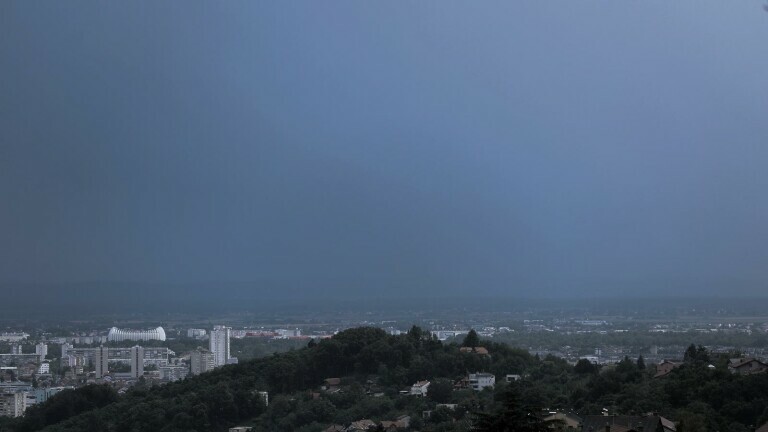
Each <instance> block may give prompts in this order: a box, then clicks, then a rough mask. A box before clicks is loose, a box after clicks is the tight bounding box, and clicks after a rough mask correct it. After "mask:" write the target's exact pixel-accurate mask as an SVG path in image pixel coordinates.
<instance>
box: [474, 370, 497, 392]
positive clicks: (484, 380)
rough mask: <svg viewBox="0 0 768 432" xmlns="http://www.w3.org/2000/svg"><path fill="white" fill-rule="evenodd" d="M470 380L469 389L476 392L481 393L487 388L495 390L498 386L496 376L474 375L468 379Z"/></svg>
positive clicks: (487, 374)
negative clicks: (495, 386)
mask: <svg viewBox="0 0 768 432" xmlns="http://www.w3.org/2000/svg"><path fill="white" fill-rule="evenodd" d="M467 378H468V379H469V387H470V388H472V390H475V391H481V390H482V389H484V388H486V387H490V388H493V386H494V385H496V376H494V375H492V374H489V373H473V374H469V376H468V377H467Z"/></svg>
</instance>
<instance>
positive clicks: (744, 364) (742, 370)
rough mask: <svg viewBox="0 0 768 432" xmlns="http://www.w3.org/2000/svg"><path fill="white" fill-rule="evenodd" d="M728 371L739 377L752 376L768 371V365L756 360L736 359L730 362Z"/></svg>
mask: <svg viewBox="0 0 768 432" xmlns="http://www.w3.org/2000/svg"><path fill="white" fill-rule="evenodd" d="M728 370H730V371H731V372H732V373H735V374H739V375H752V374H756V373H763V372H765V371H766V370H768V364H765V363H763V362H761V361H760V360H758V359H755V358H735V359H731V360H730V361H729V362H728Z"/></svg>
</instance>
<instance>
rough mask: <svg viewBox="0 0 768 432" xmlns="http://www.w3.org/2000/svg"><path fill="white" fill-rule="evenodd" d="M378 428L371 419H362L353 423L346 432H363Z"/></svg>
mask: <svg viewBox="0 0 768 432" xmlns="http://www.w3.org/2000/svg"><path fill="white" fill-rule="evenodd" d="M375 428H376V423H374V422H373V420H370V419H362V420H358V421H354V422H352V424H350V425H349V427H348V428H347V429H346V432H362V431H367V430H371V429H375Z"/></svg>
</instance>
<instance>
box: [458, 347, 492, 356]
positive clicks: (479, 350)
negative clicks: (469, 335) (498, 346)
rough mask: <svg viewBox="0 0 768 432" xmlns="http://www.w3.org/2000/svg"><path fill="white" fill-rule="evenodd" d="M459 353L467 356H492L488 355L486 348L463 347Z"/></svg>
mask: <svg viewBox="0 0 768 432" xmlns="http://www.w3.org/2000/svg"><path fill="white" fill-rule="evenodd" d="M459 351H461V352H463V353H467V354H479V355H484V356H487V355H490V353H488V349H487V348H484V347H474V348H473V347H461V348H459Z"/></svg>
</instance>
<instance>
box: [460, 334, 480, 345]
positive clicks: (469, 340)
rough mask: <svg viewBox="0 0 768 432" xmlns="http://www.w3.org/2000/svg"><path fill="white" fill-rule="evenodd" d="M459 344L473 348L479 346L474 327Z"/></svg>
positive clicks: (478, 337)
mask: <svg viewBox="0 0 768 432" xmlns="http://www.w3.org/2000/svg"><path fill="white" fill-rule="evenodd" d="M461 346H464V347H470V348H475V347H478V346H480V336H478V335H477V332H476V331H475V329H472V330H470V331H469V333H467V335H466V336H465V337H464V342H462V344H461Z"/></svg>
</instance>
